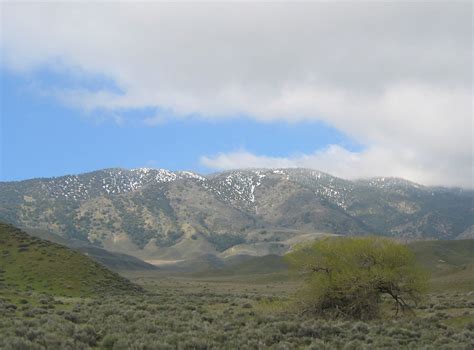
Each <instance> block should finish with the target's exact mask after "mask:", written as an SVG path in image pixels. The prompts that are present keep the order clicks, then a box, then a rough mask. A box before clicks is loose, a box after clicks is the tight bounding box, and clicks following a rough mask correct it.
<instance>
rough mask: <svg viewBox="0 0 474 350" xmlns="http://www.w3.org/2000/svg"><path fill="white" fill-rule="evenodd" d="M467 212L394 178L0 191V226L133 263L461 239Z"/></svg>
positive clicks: (269, 175) (112, 181)
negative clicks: (387, 240) (339, 237)
mask: <svg viewBox="0 0 474 350" xmlns="http://www.w3.org/2000/svg"><path fill="white" fill-rule="evenodd" d="M473 202H474V192H473V191H470V190H462V189H447V188H435V187H425V186H421V185H418V184H415V183H412V182H409V181H405V180H402V179H395V178H375V179H370V180H360V181H347V180H343V179H339V178H337V177H334V176H331V175H328V174H325V173H322V172H319V171H315V170H309V169H260V170H259V169H255V170H235V171H227V172H222V173H217V174H213V175H209V176H201V175H198V174H194V173H191V172H171V171H168V170H163V169H133V170H126V169H106V170H100V171H95V172H92V173H87V174H82V175H70V176H63V177H58V178H49V179H33V180H27V181H19V182H0V220H3V221H6V222H9V223H11V224H14V225H15V226H18V227H22V228H39V229H43V230H47V231H49V232H53V233H55V234H57V235H60V236H61V237H63V238H64V239H67V240H71V239H75V240H80V241H84V242H90V243H93V244H95V245H97V246H101V247H103V248H106V249H108V250H111V251H119V252H122V253H127V254H131V255H134V256H137V257H140V258H143V259H160V258H166V259H178V260H179V259H182V258H190V257H192V258H195V257H198V256H200V255H201V256H202V255H208V254H212V255H219V254H222V253H223V252H224V251H227V250H228V249H229V248H232V247H234V246H239V247H242V245H247V246H248V245H249V244H250V245H253V244H260V245H262V246H266V245H270V246H272V247H274V246H275V247H278V245H279V244H280V242H288V241H294V240H298V239H299V238H298V237H303V236H306V237H313V236H316V235H318V234H326V233H329V234H349V235H355V234H380V235H386V236H392V237H402V238H405V239H408V240H412V239H456V238H463V237H464V238H465V237H469V232H471V231H472V227H473V225H474V209H473ZM170 247H173V249H170ZM272 249H273V248H272ZM237 250H238V249H237Z"/></svg>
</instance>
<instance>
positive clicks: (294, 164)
mask: <svg viewBox="0 0 474 350" xmlns="http://www.w3.org/2000/svg"><path fill="white" fill-rule="evenodd" d="M201 163H202V164H203V165H204V166H206V167H208V168H212V169H217V170H230V169H241V168H308V169H317V170H319V171H323V172H326V173H329V174H332V175H335V176H338V177H341V178H345V179H359V178H370V177H376V176H393V177H402V178H406V179H410V180H412V181H414V182H418V183H422V184H425V185H439V184H443V185H444V186H462V187H467V188H472V187H474V186H473V185H474V184H473V180H472V178H467V177H466V176H465V173H466V172H469V171H471V170H470V169H469V166H467V167H465V168H462V169H460V168H458V167H455V166H454V167H451V166H447V167H446V165H445V164H440V163H438V162H437V161H436V160H433V159H429V160H427V159H423V158H420V157H419V155H417V154H413V153H410V152H400V151H399V150H397V151H395V152H394V151H391V150H387V149H379V148H369V149H367V150H365V151H362V152H351V151H348V150H347V149H345V148H343V147H341V146H338V145H331V146H329V147H328V148H326V149H324V150H319V151H316V152H314V153H313V154H297V155H292V156H290V157H268V156H259V155H255V154H252V153H250V152H247V151H238V152H230V153H219V154H218V155H216V156H214V157H208V156H203V157H201ZM433 169H438V170H439V171H433ZM446 175H449V176H446Z"/></svg>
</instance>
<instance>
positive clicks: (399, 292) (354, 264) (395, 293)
mask: <svg viewBox="0 0 474 350" xmlns="http://www.w3.org/2000/svg"><path fill="white" fill-rule="evenodd" d="M286 260H287V262H288V263H289V265H290V267H292V268H293V270H295V271H297V272H298V273H300V274H303V275H304V276H305V277H306V278H307V283H306V287H305V288H304V289H303V291H302V292H301V294H300V300H301V302H302V303H303V306H304V308H305V310H306V311H311V312H315V313H317V314H322V315H329V316H334V317H337V316H344V317H350V318H356V319H370V318H374V317H376V316H377V315H378V312H379V305H380V302H381V301H382V296H383V295H389V296H390V297H391V298H392V299H393V301H394V302H395V305H396V310H397V313H398V312H399V310H401V311H407V310H411V308H410V306H409V303H410V302H414V303H416V302H418V301H419V300H420V299H421V296H422V295H423V293H424V291H425V290H426V285H427V276H426V274H425V273H424V272H423V271H421V270H420V269H419V268H418V267H417V265H416V264H415V258H414V255H413V254H412V252H411V251H410V250H409V249H408V248H407V247H406V246H404V245H402V244H399V243H397V242H395V241H392V240H389V239H385V238H376V237H363V238H328V239H323V240H320V241H318V242H316V243H313V244H310V245H303V246H301V247H299V249H296V250H295V251H293V252H291V253H289V254H287V255H286Z"/></svg>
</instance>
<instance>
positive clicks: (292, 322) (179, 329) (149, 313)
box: [0, 275, 474, 349]
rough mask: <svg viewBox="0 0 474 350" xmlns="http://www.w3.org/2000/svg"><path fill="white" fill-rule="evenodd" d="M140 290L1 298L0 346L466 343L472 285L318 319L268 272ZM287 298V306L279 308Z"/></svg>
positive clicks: (473, 334)
mask: <svg viewBox="0 0 474 350" xmlns="http://www.w3.org/2000/svg"><path fill="white" fill-rule="evenodd" d="M140 280H141V283H143V284H145V287H146V289H147V290H148V292H147V293H142V294H135V295H125V294H124V295H122V296H120V295H116V296H113V297H106V298H101V297H94V298H64V297H57V296H52V295H47V294H36V293H26V292H17V293H15V294H14V295H13V294H12V295H10V296H9V297H1V298H0V334H1V337H0V348H1V349H89V348H93V349H217V348H228V349H236V348H239V349H299V348H302V349H303V348H304V349H306V348H309V349H336V348H340V349H361V348H369V349H370V348H374V349H379V348H392V349H400V348H408V349H420V348H422V349H443V348H446V349H472V348H473V347H474V293H471V292H458V293H438V294H431V295H429V297H428V298H427V299H426V300H425V301H424V302H423V303H422V304H420V305H419V306H418V307H417V308H416V310H415V311H416V314H417V316H416V317H414V316H410V315H405V316H402V317H400V318H393V309H392V307H391V306H390V305H391V304H387V305H386V315H385V316H384V317H383V318H382V319H380V320H376V321H371V322H360V321H350V320H325V319H318V318H315V317H314V316H311V315H301V314H299V313H298V312H297V311H296V310H293V309H292V308H291V302H290V301H289V300H290V296H291V295H292V292H293V290H294V289H295V288H296V287H297V284H295V283H294V282H293V283H291V282H290V283H287V282H278V281H272V278H270V277H267V280H266V279H265V278H260V279H258V281H256V280H254V279H253V278H248V279H244V280H240V281H239V280H238V279H225V278H214V279H209V278H208V279H196V278H192V279H191V278H182V277H181V278H169V277H160V278H158V279H155V278H154V277H153V276H152V275H144V276H142V278H141V279H140ZM288 306H290V308H288Z"/></svg>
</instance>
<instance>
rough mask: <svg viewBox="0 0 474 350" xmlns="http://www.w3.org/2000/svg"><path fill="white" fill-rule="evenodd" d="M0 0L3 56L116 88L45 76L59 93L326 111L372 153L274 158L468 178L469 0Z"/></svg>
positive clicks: (211, 107) (250, 111) (221, 114)
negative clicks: (74, 84)
mask: <svg viewBox="0 0 474 350" xmlns="http://www.w3.org/2000/svg"><path fill="white" fill-rule="evenodd" d="M1 6H2V10H3V15H2V25H1V26H2V27H1V29H2V37H1V48H2V58H3V61H4V64H5V65H6V66H7V67H9V68H10V69H13V70H16V71H19V72H29V71H31V70H34V69H37V68H38V67H42V66H44V65H51V64H54V66H55V67H58V69H64V70H66V71H67V72H68V73H70V72H74V71H80V72H87V73H88V74H94V73H99V74H101V75H103V76H106V77H108V78H110V79H111V80H112V81H114V82H115V83H116V85H117V86H118V87H119V88H120V90H121V91H122V92H121V93H117V92H116V91H109V90H102V91H91V90H86V89H82V90H68V91H64V90H59V91H58V90H57V89H55V88H54V87H52V88H51V91H53V93H54V94H55V95H56V96H57V97H58V98H60V99H61V100H62V101H63V102H64V103H67V104H70V105H74V106H78V107H80V108H84V109H87V110H94V109H106V110H107V109H109V110H111V111H112V112H114V111H118V112H120V110H122V109H128V108H144V107H159V108H161V109H166V110H168V111H171V112H173V113H175V114H176V115H179V116H181V117H184V116H186V115H189V114H194V115H196V114H199V115H201V116H202V117H203V118H214V119H218V118H228V117H230V116H236V115H241V114H245V115H247V116H250V117H252V118H255V119H257V120H260V121H273V120H285V121H288V122H299V121H301V120H322V121H324V122H326V123H328V124H329V125H332V126H334V127H335V128H337V129H339V130H341V131H342V132H344V133H346V134H347V135H349V136H351V137H353V138H354V139H356V140H357V141H358V142H359V143H362V144H364V145H366V146H367V151H365V152H363V153H361V154H359V155H354V154H350V157H346V156H342V155H341V154H343V153H344V152H342V151H341V152H342V153H341V152H339V153H338V155H337V156H338V157H339V158H340V159H341V162H346V164H345V165H341V164H339V163H340V162H337V164H333V165H331V166H330V165H328V164H329V163H328V162H327V161H325V162H323V163H321V162H322V161H321V157H322V156H323V154H326V153H323V154H318V156H315V155H308V156H306V157H305V156H301V157H296V158H291V159H288V160H284V159H280V160H278V159H277V160H275V159H273V160H272V161H273V162H277V161H278V162H280V161H290V162H294V161H297V160H298V159H299V160H298V162H300V161H302V159H307V160H305V164H308V166H310V165H311V167H316V166H319V165H321V166H327V167H328V168H331V169H335V170H334V171H336V172H340V173H341V174H342V173H344V172H347V173H349V174H355V175H360V176H365V175H367V176H368V175H375V174H380V175H393V174H396V175H398V176H402V177H406V178H410V179H412V180H418V181H420V182H425V183H439V184H453V185H456V184H457V185H462V186H471V184H472V177H473V159H472V156H473V144H472V136H473V125H472V98H473V94H472V16H471V14H472V3H471V2H465V3H462V2H383V3H376V2H370V1H369V2H362V1H353V2H315V3H211V4H194V5H192V6H191V5H190V4H185V3H150V2H141V3H51V4H50V3H43V2H41V3H35V4H31V3H2V4H1ZM159 121H160V118H151V119H148V120H145V121H144V122H145V123H148V124H155V123H156V122H159ZM290 148H291V147H290ZM375 154H377V155H378V156H375ZM382 155H383V156H382ZM233 156H235V154H233ZM352 157H359V158H358V159H359V160H358V161H351V159H353V158H352ZM258 159H259V160H260V161H263V160H265V159H267V160H268V159H269V160H271V158H266V157H264V158H261V157H259V158H258ZM308 159H312V160H313V161H310V160H308ZM369 159H372V162H371V163H370V162H369ZM384 159H389V160H390V161H389V162H388V161H386V162H385V161H384ZM249 161H250V160H249ZM377 162H379V163H380V164H384V165H383V166H380V167H379V166H377V164H378V163H377ZM369 163H370V164H369ZM386 163H389V164H386ZM209 164H210V163H209ZM242 164H243V165H245V164H244V162H242ZM298 164H299V163H298ZM357 164H359V165H357ZM360 164H365V165H364V166H362V165H360ZM336 165H337V166H336ZM388 165H390V166H388ZM338 167H349V168H348V170H346V171H343V170H342V169H341V170H338V169H339V168H338ZM366 167H367V169H369V170H364V169H366ZM471 187H472V186H471Z"/></svg>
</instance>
